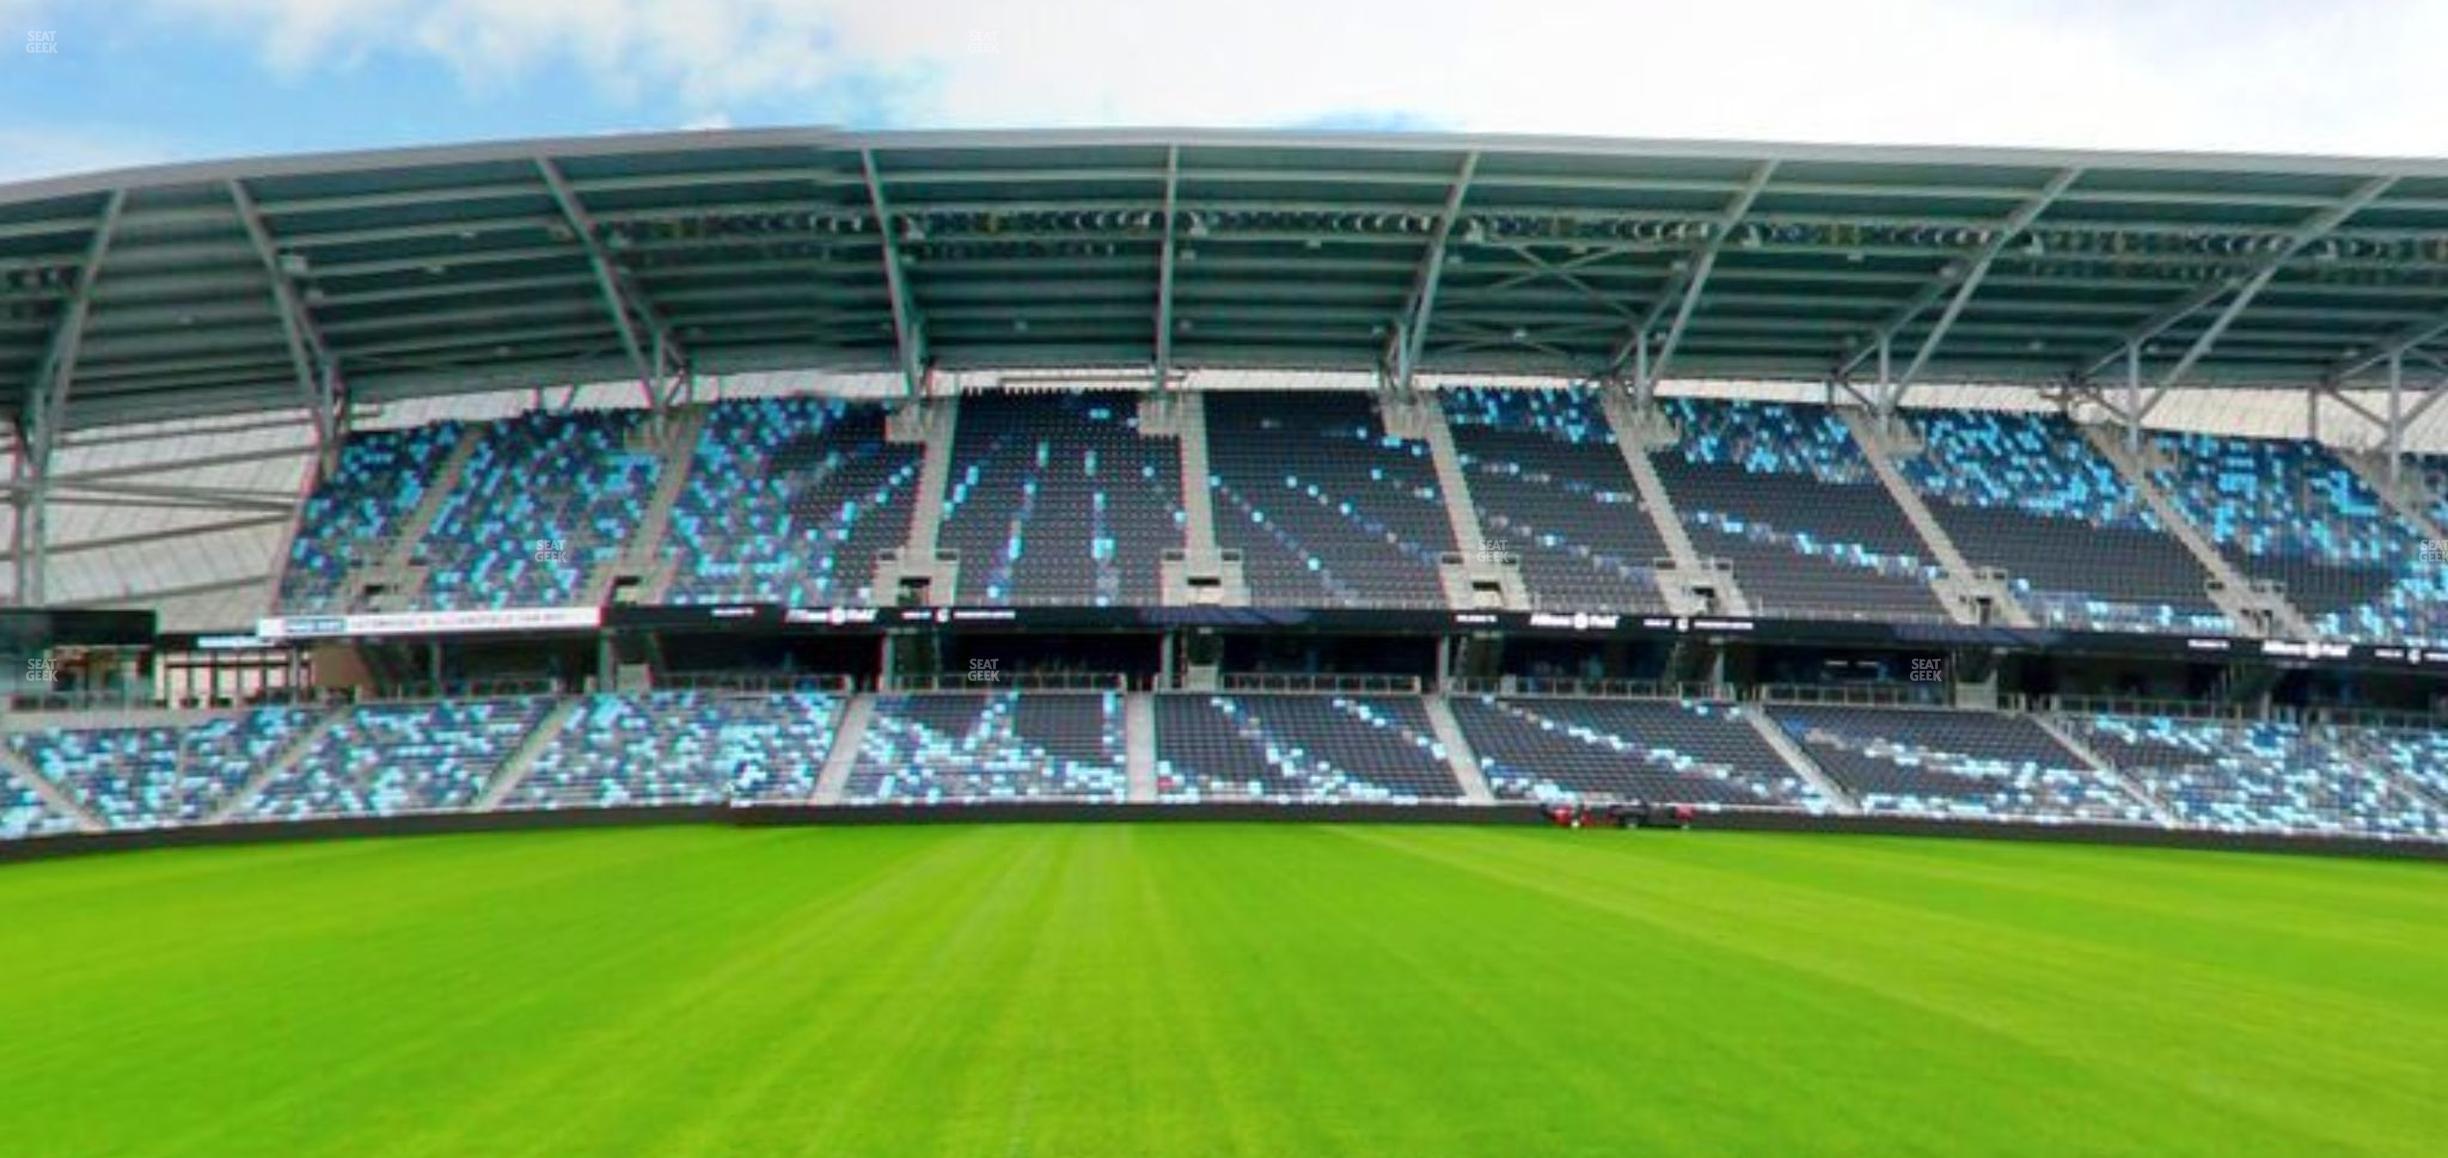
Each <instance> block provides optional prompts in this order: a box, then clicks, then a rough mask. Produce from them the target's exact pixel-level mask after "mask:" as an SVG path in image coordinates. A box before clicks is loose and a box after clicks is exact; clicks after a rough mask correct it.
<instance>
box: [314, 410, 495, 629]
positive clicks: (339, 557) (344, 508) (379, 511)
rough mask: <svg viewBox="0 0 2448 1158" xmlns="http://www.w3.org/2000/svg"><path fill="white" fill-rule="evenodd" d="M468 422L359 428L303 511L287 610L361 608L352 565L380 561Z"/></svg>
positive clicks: (343, 609)
mask: <svg viewBox="0 0 2448 1158" xmlns="http://www.w3.org/2000/svg"><path fill="white" fill-rule="evenodd" d="M467 436H468V435H467V428H465V427H463V426H461V425H459V424H457V423H441V424H438V425H433V426H418V427H411V428H408V429H405V430H371V431H365V432H363V433H358V434H352V435H350V436H349V439H348V441H347V442H346V443H344V444H343V445H342V446H341V448H340V458H339V462H338V465H337V466H336V467H335V468H334V469H333V471H332V473H331V474H330V475H329V476H327V477H325V478H324V479H323V480H322V481H321V483H320V484H319V485H317V486H316V487H315V490H314V493H313V494H312V495H310V496H308V498H307V499H306V502H305V505H304V506H303V507H301V508H300V509H299V512H298V527H297V533H296V534H295V535H294V536H293V537H292V538H291V539H290V542H289V559H288V563H287V566H286V567H285V568H284V569H283V570H282V572H281V586H280V608H281V610H282V611H283V612H284V613H287V614H292V615H297V614H312V613H316V612H332V611H350V610H354V608H352V607H351V606H350V605H349V603H350V601H349V593H348V590H347V579H348V573H349V570H350V569H351V568H353V567H363V566H366V565H368V564H371V563H375V562H379V561H380V560H381V559H382V557H383V555H384V554H385V553H386V552H388V551H389V550H390V549H391V548H392V546H393V543H392V540H393V538H394V536H396V535H397V534H398V533H399V531H400V528H401V524H403V523H405V522H406V521H407V519H408V517H409V516H410V515H411V514H413V513H415V511H416V509H417V506H418V505H419V504H420V503H422V502H424V500H425V493H426V491H427V490H428V489H429V488H430V487H431V486H432V485H433V481H434V474H435V472H437V471H439V470H440V469H441V468H442V463H443V461H444V460H446V459H448V458H449V457H450V453H451V451H452V449H453V448H455V447H456V446H457V445H458V442H459V440H460V439H461V438H462V437H467Z"/></svg>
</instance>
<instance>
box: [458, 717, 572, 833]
mask: <svg viewBox="0 0 2448 1158" xmlns="http://www.w3.org/2000/svg"><path fill="white" fill-rule="evenodd" d="M584 703H586V697H584V696H563V697H561V698H560V699H559V700H558V701H556V702H555V703H554V704H553V706H552V710H551V711H549V712H546V713H544V718H543V719H541V720H537V721H536V726H535V727H533V728H531V729H528V732H527V735H526V736H525V737H524V738H522V739H520V740H519V745H518V747H516V748H513V749H511V751H510V757H509V759H506V760H504V761H502V766H501V767H499V768H497V769H494V771H493V778H492V779H491V780H490V781H488V782H486V784H485V790H484V794H483V795H481V796H478V797H477V798H476V805H475V810H476V811H478V812H491V811H493V810H494V809H495V808H498V807H500V806H501V802H502V801H504V800H507V799H509V798H510V794H511V793H512V792H515V791H517V790H518V786H519V783H520V782H521V781H523V780H525V779H527V773H528V771H529V770H530V769H532V768H534V767H535V762H536V757H538V756H541V755H543V754H544V749H545V748H547V747H549V746H551V744H552V742H553V738H554V737H556V736H559V735H560V734H561V730H562V729H564V728H566V727H568V726H569V722H570V718H571V717H572V716H575V715H577V714H578V708H579V707H580V705H582V704H584Z"/></svg>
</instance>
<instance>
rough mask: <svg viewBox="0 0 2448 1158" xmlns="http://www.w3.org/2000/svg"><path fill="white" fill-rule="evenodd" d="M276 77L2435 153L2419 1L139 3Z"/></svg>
mask: <svg viewBox="0 0 2448 1158" xmlns="http://www.w3.org/2000/svg"><path fill="white" fill-rule="evenodd" d="M144 2H145V3H146V4H148V5H149V6H150V9H151V11H153V12H154V13H156V14H168V15H170V16H171V17H173V18H177V19H184V20H205V21H210V22H212V23H214V24H216V25H219V26H221V27H223V28H225V29H228V30H230V31H233V32H236V33H238V34H241V35H244V36H247V37H249V38H252V39H254V40H256V41H257V42H258V43H259V44H260V45H261V50H262V58H263V59H264V60H265V61H266V62H267V63H268V64H270V65H271V66H273V67H275V68H279V69H282V70H285V71H289V72H293V73H296V72H310V71H311V70H313V69H315V68H318V67H325V63H324V62H327V61H331V60H335V59H337V60H341V61H348V60H359V59H363V58H365V57H366V56H367V55H368V54H371V53H385V52H406V53H415V54H425V55H429V56H433V57H437V58H440V59H443V60H446V61H448V62H449V63H450V64H451V65H452V67H454V68H455V69H457V70H458V71H459V72H460V74H461V75H462V77H463V78H464V79H465V81H466V82H467V83H468V84H470V85H471V86H473V87H476V88H479V89H482V88H484V87H486V86H489V85H493V84H497V83H499V82H500V81H501V80H502V79H504V78H506V77H513V76H516V75H519V74H521V73H522V72H524V71H526V70H531V69H534V68H537V67H539V66H542V65H544V64H547V63H568V64H574V65H576V66H578V67H580V68H582V69H584V70H586V71H587V72H588V73H590V74H591V75H593V76H594V77H595V78H596V79H597V82H598V83H599V84H601V85H602V86H604V88H605V89H606V90H607V91H610V92H614V93H617V94H621V95H624V96H640V97H644V98H646V99H649V100H656V101H668V102H670V103H671V104H672V105H673V106H674V108H673V115H674V116H675V117H688V116H698V115H704V114H707V113H711V112H715V111H720V110H724V109H732V110H746V109H749V108H752V107H755V108H781V109H788V108H789V107H791V106H792V104H793V103H794V102H797V101H804V100H805V98H806V97H807V96H808V95H809V94H811V93H815V92H818V91H821V90H823V89H824V88H825V87H826V86H828V85H834V84H839V83H841V82H843V81H844V80H845V79H858V78H864V77H875V76H883V77H891V78H902V79H905V80H906V79H909V78H921V79H922V80H923V82H924V83H923V84H922V85H921V86H920V87H919V89H918V90H917V95H916V97H915V99H914V101H913V102H912V103H909V104H908V105H906V106H905V107H898V108H894V109H889V110H887V112H888V113H889V114H891V115H893V116H895V118H896V119H901V120H914V121H918V122H922V123H929V124H947V125H1080V124H1142V125H1152V124H1199V125H1273V124H1287V123H1297V122H1304V121H1310V120H1313V119H1315V118H1318V117H1320V116H1325V115H1348V114H1354V113H1359V114H1382V115H1387V116H1397V117H1402V118H1409V119H1416V120H1419V121H1423V122H1427V123H1434V124H1438V125H1444V126H1451V127H1454V128H1459V129H1468V130H1484V131H1519V132H1563V133H1586V134H1595V135H1613V136H1674V137H1743V138H1772V139H1809V140H1870V141H1918V142H1933V143H1975V142H1978V143H2001V144H2059V145H2096V146H2111V147H2156V148H2228V149H2237V148H2242V149H2272V150H2284V151H2296V152H2383V153H2441V152H2448V119H2443V118H2440V117H2438V116H2437V115H2436V114H2435V112H2434V109H2435V106H2436V101H2434V100H2432V99H2430V96H2429V90H2430V88H2431V87H2432V84H2433V81H2432V77H2433V73H2434V69H2435V65H2434V63H2433V60H2432V59H2431V57H2432V46H2434V45H2437V44H2439V43H2442V42H2444V41H2448V5H2441V4H2427V3H2422V2H2420V0H2334V2H2330V3H2321V4H2311V3H2302V2H2300V0H2297V2H2277V0H2257V2H2247V3H2243V4H2237V3H2217V2H2213V0H2156V2H2150V0H1892V2H1887V3H1874V4H1858V5H1836V4H1827V3H1820V2H1815V0H1751V2H1748V3H1742V2H1737V0H1715V2H1713V3H1708V4H1693V3H1688V2H1666V3H1661V2H1638V0H1623V2H1614V3H1609V2H1606V0H1581V2H1545V3H1542V2H1538V0H1517V2H1515V3H1512V4H1491V3H1487V2H1486V0H1345V2H1342V3H1321V2H1319V0H1240V2H1238V3H1234V4H1180V3H1164V2H1162V0H1062V2H1061V3H1056V4H1044V3H1040V4H1024V3H1016V2H1013V0H808V2H798V3H794V2H791V0H144Z"/></svg>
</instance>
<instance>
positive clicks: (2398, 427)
mask: <svg viewBox="0 0 2448 1158" xmlns="http://www.w3.org/2000/svg"><path fill="white" fill-rule="evenodd" d="M2405 428H2406V421H2405V355H2404V354H2401V353H2392V354H2390V355H2389V360H2388V480H2389V485H2390V486H2392V487H2393V486H2396V485H2398V484H2399V483H2400V482H2401V481H2402V480H2403V478H2404V476H2405Z"/></svg>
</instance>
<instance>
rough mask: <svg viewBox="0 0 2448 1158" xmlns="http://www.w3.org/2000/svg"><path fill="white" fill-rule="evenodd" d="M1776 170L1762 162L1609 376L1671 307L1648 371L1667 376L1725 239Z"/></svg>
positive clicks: (1670, 282) (1628, 341)
mask: <svg viewBox="0 0 2448 1158" xmlns="http://www.w3.org/2000/svg"><path fill="white" fill-rule="evenodd" d="M1776 168H1777V163H1776V162H1774V161H1763V162H1761V163H1760V166H1759V168H1757V169H1754V170H1752V171H1751V177H1750V179H1749V180H1747V181H1745V182H1743V187H1742V189H1741V191H1739V192H1737V193H1735V194H1734V200H1733V201H1731V202H1729V203H1728V204H1727V205H1726V207H1725V211H1724V212H1722V213H1719V214H1718V215H1717V222H1716V225H1715V227H1713V228H1711V229H1710V230H1709V234H1708V239H1707V240H1705V241H1703V242H1701V243H1700V248H1699V250H1698V251H1697V252H1695V253H1694V254H1692V255H1691V257H1690V258H1689V264H1687V265H1685V266H1684V267H1683V269H1682V270H1680V271H1678V272H1677V273H1676V274H1675V275H1674V276H1673V277H1670V278H1668V279H1667V283H1666V292H1664V293H1663V294H1660V295H1659V296H1658V300H1657V301H1656V302H1655V303H1654V304H1652V305H1651V306H1650V307H1649V312H1648V314H1647V315H1645V316H1643V317H1642V318H1641V320H1640V323H1639V325H1637V326H1636V327H1634V328H1633V331H1632V334H1631V336H1630V337H1627V338H1625V339H1624V343H1623V345H1622V346H1619V347H1617V348H1616V350H1615V355H1614V357H1612V358H1610V359H1608V365H1607V373H1609V374H1612V373H1614V372H1615V371H1617V370H1619V369H1622V368H1623V363H1624V358H1625V357H1626V355H1627V354H1628V353H1629V352H1630V351H1631V349H1632V348H1633V347H1635V346H1638V345H1640V344H1642V343H1643V342H1645V341H1646V340H1647V338H1648V335H1649V334H1650V333H1652V332H1654V331H1655V330H1656V329H1657V325H1658V323H1659V322H1660V321H1662V320H1664V319H1665V316H1666V308H1667V307H1668V306H1670V305H1671V306H1673V307H1674V320H1673V321H1671V322H1668V323H1667V326H1666V336H1665V337H1664V338H1662V339H1660V340H1659V341H1658V349H1657V357H1656V358H1654V359H1652V360H1651V362H1650V367H1649V372H1650V374H1651V376H1652V377H1656V378H1663V377H1665V376H1666V368H1667V366H1668V365H1670V364H1671V363H1673V361H1674V356H1675V350H1676V349H1677V348H1679V347H1681V346H1682V344H1683V331H1684V330H1685V328H1687V327H1689V326H1690V325H1691V320H1692V314H1693V313H1695V312H1697V311H1698V310H1699V308H1700V295H1702V294H1704V293H1706V292H1708V280H1709V275H1710V274H1711V273H1713V272H1715V271H1716V269H1717V255H1718V253H1719V252H1721V251H1723V250H1724V249H1725V242H1726V238H1728V237H1731V236H1733V235H1734V229H1735V227H1736V226H1739V225H1741V224H1742V219H1743V218H1745V217H1748V216H1750V214H1751V206H1752V205H1753V204H1754V203H1756V202H1758V201H1759V198H1760V193H1761V192H1762V191H1764V190H1766V189H1767V188H1768V180H1769V178H1771V177H1774V176H1776Z"/></svg>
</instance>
